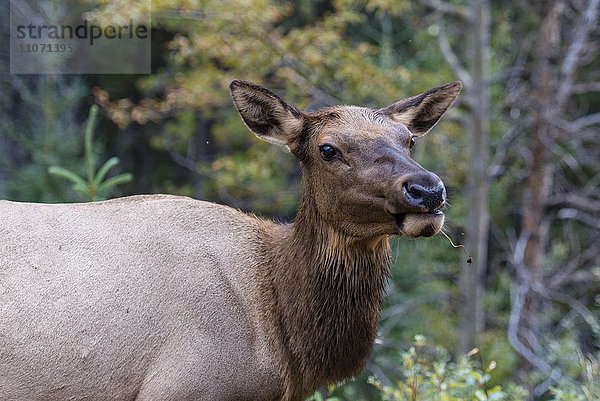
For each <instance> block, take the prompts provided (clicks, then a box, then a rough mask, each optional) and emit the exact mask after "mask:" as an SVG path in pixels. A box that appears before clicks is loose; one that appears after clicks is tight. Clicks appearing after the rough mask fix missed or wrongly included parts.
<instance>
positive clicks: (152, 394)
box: [0, 80, 461, 401]
mask: <svg viewBox="0 0 600 401" xmlns="http://www.w3.org/2000/svg"><path fill="white" fill-rule="evenodd" d="M230 89H231V94H232V97H233V101H234V104H235V106H236V107H237V110H238V111H239V113H240V115H241V117H242V119H243V120H244V122H245V124H246V125H247V126H248V128H249V129H250V130H251V131H253V132H254V133H255V134H256V135H257V136H258V137H259V138H261V139H264V140H267V141H269V142H272V143H275V144H279V145H284V146H287V148H288V149H289V151H290V152H291V153H292V154H293V155H294V156H295V157H296V158H297V159H298V160H299V162H300V164H301V166H302V171H303V173H302V179H301V180H302V195H301V202H300V206H299V209H298V212H297V215H296V217H295V219H294V221H293V223H289V224H279V223H274V222H271V221H267V220H265V219H262V218H258V217H255V216H252V215H248V214H245V213H243V212H241V211H238V210H235V209H233V208H230V207H227V206H222V205H217V204H214V203H208V202H203V201H199V200H193V199H190V198H186V197H179V196H169V195H141V196H132V197H125V198H121V199H113V200H108V201H102V202H93V203H82V204H33V203H19V202H9V201H0V238H2V241H1V242H0V399H2V400H4V401H37V400H40V401H41V400H44V401H53V400H57V401H58V400H61V401H62V400H84V399H85V400H94V401H101V400H106V401H109V400H110V401H116V400H117V401H119V400H135V401H150V400H153V401H169V400H173V401H175V400H176V401H182V400H196V401H198V400H210V401H215V400H218V401H221V400H223V401H226V400H232V401H233V400H236V401H239V400H257V401H258V400H260V401H265V400H267V401H268V400H284V401H298V400H303V399H304V398H305V397H306V396H308V395H310V394H311V393H312V392H313V391H315V390H316V389H317V388H319V387H320V386H322V385H324V384H326V383H330V382H336V381H339V380H342V379H345V378H348V377H351V376H353V375H356V374H357V373H359V372H360V371H361V369H362V367H363V365H364V364H365V362H366V360H367V358H368V356H369V354H370V352H371V349H372V345H373V342H374V337H375V332H376V325H377V321H378V318H379V313H380V305H381V301H382V297H383V289H384V283H385V280H386V278H387V277H388V273H389V264H390V263H389V259H390V245H389V238H390V237H391V236H395V235H403V236H407V237H419V236H432V235H434V234H436V233H437V232H439V231H440V230H441V228H442V225H443V222H444V214H443V212H442V208H443V207H444V205H445V202H446V190H445V187H444V184H443V183H442V181H441V180H440V178H439V177H438V176H436V175H435V174H433V173H431V172H429V171H427V170H425V169H424V168H423V167H421V166H420V165H419V164H417V163H416V162H415V161H413V160H412V159H411V157H410V149H411V148H412V145H413V144H414V141H415V138H417V137H419V136H421V135H423V134H425V133H427V132H428V131H429V130H430V129H431V128H432V127H433V126H434V125H435V124H436V123H437V121H438V120H439V119H440V117H441V116H442V114H444V112H445V111H446V109H447V108H448V107H449V106H450V105H451V104H452V102H453V101H454V99H455V98H456V97H457V96H458V93H459V91H460V89H461V84H460V82H452V83H449V84H446V85H443V86H440V87H436V88H434V89H431V90H429V91H427V92H425V93H422V94H420V95H418V96H413V97H409V98H407V99H404V100H401V101H399V102H396V103H394V104H392V105H390V106H388V107H385V108H381V109H371V108H366V107H357V106H334V107H328V108H324V109H321V110H318V111H311V112H308V111H300V110H299V109H297V108H296V107H294V106H292V105H289V104H288V103H286V102H285V101H284V100H282V99H281V98H280V97H278V96H277V95H275V94H274V93H273V92H271V91H269V90H268V89H265V88H263V87H260V86H257V85H255V84H252V83H249V82H245V81H240V80H236V81H233V82H232V83H231V86H230Z"/></svg>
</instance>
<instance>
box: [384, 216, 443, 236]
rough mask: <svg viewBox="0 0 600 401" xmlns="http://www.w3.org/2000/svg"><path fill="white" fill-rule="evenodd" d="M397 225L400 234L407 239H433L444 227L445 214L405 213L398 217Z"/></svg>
mask: <svg viewBox="0 0 600 401" xmlns="http://www.w3.org/2000/svg"><path fill="white" fill-rule="evenodd" d="M395 217H396V225H397V226H398V228H399V229H400V233H401V234H402V235H404V236H406V237H411V238H416V237H431V236H432V235H435V234H437V233H439V232H440V230H441V229H442V227H443V226H444V213H442V212H441V211H439V210H438V211H435V212H429V213H405V214H399V215H396V216H395Z"/></svg>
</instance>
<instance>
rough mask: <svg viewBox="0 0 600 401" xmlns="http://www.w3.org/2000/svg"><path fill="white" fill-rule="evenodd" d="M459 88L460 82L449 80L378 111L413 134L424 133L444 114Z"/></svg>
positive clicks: (460, 87) (460, 86)
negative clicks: (444, 83)
mask: <svg viewBox="0 0 600 401" xmlns="http://www.w3.org/2000/svg"><path fill="white" fill-rule="evenodd" d="M461 89H462V83H461V82H459V81H455V82H450V83H447V84H446V85H442V86H438V87H437V88H433V89H430V90H428V91H427V92H425V93H421V94H420V95H417V96H412V97H409V98H407V99H403V100H400V101H398V102H396V103H394V104H391V105H389V106H387V107H385V108H383V109H379V110H378V112H379V113H381V114H384V115H386V116H388V117H390V118H391V119H392V120H394V121H396V122H399V123H402V124H404V125H405V126H406V128H408V130H409V131H410V132H411V133H412V134H413V135H416V136H421V135H425V134H426V133H427V132H429V130H430V129H431V128H433V126H434V125H435V124H436V123H437V122H438V121H439V119H440V118H441V117H442V115H444V113H445V112H446V110H447V109H448V107H450V105H451V104H452V102H454V99H456V97H457V96H458V94H459V93H460V90H461Z"/></svg>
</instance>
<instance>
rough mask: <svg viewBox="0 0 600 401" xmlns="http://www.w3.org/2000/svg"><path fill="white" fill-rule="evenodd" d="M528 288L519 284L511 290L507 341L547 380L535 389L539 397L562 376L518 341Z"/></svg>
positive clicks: (524, 284) (526, 285)
mask: <svg viewBox="0 0 600 401" xmlns="http://www.w3.org/2000/svg"><path fill="white" fill-rule="evenodd" d="M529 288H530V287H529V284H527V283H523V284H520V285H519V286H518V288H517V289H516V290H515V288H514V287H513V288H512V289H511V310H510V317H509V320H508V341H509V342H510V344H511V345H512V347H513V348H514V349H515V351H517V352H518V353H519V355H521V356H522V357H523V358H525V359H526V360H527V361H528V362H529V363H530V364H531V365H532V366H534V367H536V368H537V369H539V370H540V371H541V372H542V373H544V374H545V375H546V376H547V379H546V380H545V381H544V382H543V383H541V384H540V385H538V386H536V388H535V392H536V395H540V394H543V393H544V392H545V391H542V390H544V389H546V390H547V388H549V387H550V386H551V385H552V384H554V383H555V382H556V381H558V379H560V377H561V376H562V374H561V372H560V370H558V369H553V368H552V366H550V365H549V364H548V362H546V361H544V360H543V359H542V358H540V357H539V356H537V355H536V354H535V353H534V352H533V351H531V350H530V349H529V348H527V346H525V344H523V343H522V342H521V340H520V339H519V335H518V332H519V323H520V321H521V314H522V311H523V307H524V306H525V296H526V295H527V293H528V292H529ZM537 393H539V394H537Z"/></svg>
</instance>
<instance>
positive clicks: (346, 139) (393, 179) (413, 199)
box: [230, 80, 462, 239]
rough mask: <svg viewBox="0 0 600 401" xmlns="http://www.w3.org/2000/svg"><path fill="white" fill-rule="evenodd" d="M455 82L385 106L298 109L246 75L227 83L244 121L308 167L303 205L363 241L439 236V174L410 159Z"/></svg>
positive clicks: (442, 193)
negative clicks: (388, 237)
mask: <svg viewBox="0 0 600 401" xmlns="http://www.w3.org/2000/svg"><path fill="white" fill-rule="evenodd" d="M461 87H462V84H461V83H460V82H451V83H448V84H446V85H443V86H439V87H436V88H433V89H431V90H429V91H427V92H425V93H422V94H420V95H417V96H413V97H409V98H407V99H404V100H400V101H398V102H396V103H393V104H391V105H389V106H387V107H384V108H381V109H371V108H366V107H357V106H334V107H328V108H324V109H321V110H318V111H316V112H304V111H300V110H298V109H297V108H295V107H294V106H291V105H289V104H287V103H286V102H285V101H283V100H282V99H281V98H279V97H278V96H277V95H275V94H274V93H272V92H271V91H269V90H267V89H265V88H262V87H260V86H257V85H254V84H252V83H249V82H245V81H239V80H236V81H233V82H232V83H231V85H230V88H231V93H232V96H233V100H234V103H235V105H236V107H237V109H238V111H239V113H240V115H241V116H242V118H243V120H244V122H245V123H246V125H247V126H248V128H250V130H252V131H253V132H254V133H255V134H256V135H257V136H258V137H260V138H262V139H264V140H266V141H269V142H272V143H275V144H279V145H285V146H287V147H288V148H289V150H290V151H291V152H292V153H293V154H294V155H295V156H296V157H297V158H298V159H299V160H300V161H301V163H302V167H303V188H302V191H303V203H306V202H308V203H310V204H311V207H314V208H315V209H316V213H317V214H318V216H319V217H320V218H321V219H322V220H323V221H325V222H326V223H328V224H329V225H330V226H331V227H333V228H334V229H336V230H339V231H341V232H342V233H344V234H345V235H347V236H350V237H355V238H358V239H369V238H375V237H378V236H382V235H405V236H408V237H419V236H431V235H434V234H437V233H438V232H439V231H440V230H441V228H442V226H443V223H444V214H443V212H442V209H443V207H444V206H445V204H446V189H445V187H444V184H443V182H442V180H441V179H440V178H439V177H438V176H437V175H435V174H434V173H432V172H430V171H427V170H425V169H424V168H423V167H421V166H420V165H419V164H418V163H417V162H415V161H414V160H413V159H412V158H411V154H410V153H411V149H412V147H413V145H414V143H415V139H416V138H418V137H420V136H422V135H424V134H426V133H427V132H428V131H429V130H430V129H431V128H432V127H433V126H434V125H435V124H436V123H437V122H438V120H439V119H440V118H441V116H442V115H443V114H444V112H445V111H446V110H447V109H448V107H450V105H451V104H452V102H453V101H454V99H456V97H457V96H458V94H459V92H460V90H461Z"/></svg>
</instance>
